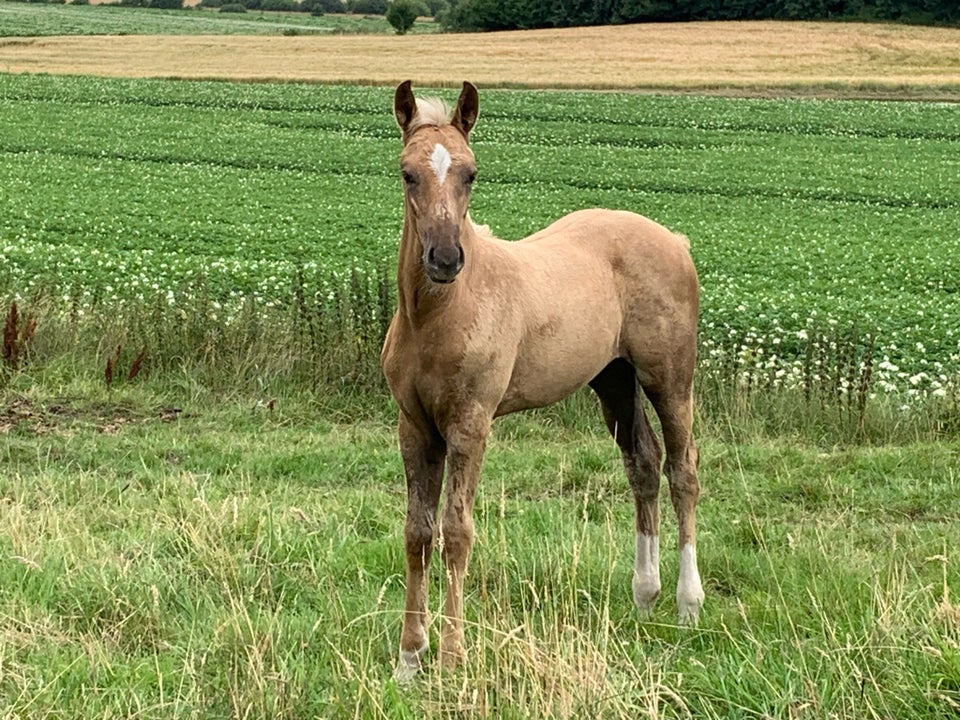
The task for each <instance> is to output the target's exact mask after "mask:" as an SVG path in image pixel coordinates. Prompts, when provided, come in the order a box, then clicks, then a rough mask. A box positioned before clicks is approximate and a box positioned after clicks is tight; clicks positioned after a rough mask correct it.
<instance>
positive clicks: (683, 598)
mask: <svg viewBox="0 0 960 720" xmlns="http://www.w3.org/2000/svg"><path fill="white" fill-rule="evenodd" d="M645 389H646V391H647V397H649V398H650V401H651V402H652V403H653V406H654V408H655V409H656V411H657V416H658V417H659V418H660V424H661V426H662V427H663V442H664V447H665V448H666V456H667V460H666V465H665V471H666V474H667V479H668V480H669V481H670V499H671V500H672V501H673V508H674V510H676V513H677V525H678V526H679V532H680V538H679V545H678V547H679V548H680V577H679V579H678V581H677V612H678V615H679V620H680V623H681V624H686V625H693V624H696V622H697V620H698V619H699V616H700V608H701V607H702V606H703V586H702V585H701V583H700V572H699V570H698V569H697V499H698V498H699V496H700V482H699V480H698V479H697V464H698V460H699V456H698V453H697V445H696V443H695V442H694V439H693V429H692V428H693V392H692V386H691V384H690V383H687V384H686V385H685V387H684V389H683V391H682V392H678V391H674V392H657V391H655V390H653V389H652V388H645Z"/></svg>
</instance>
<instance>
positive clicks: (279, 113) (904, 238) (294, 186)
mask: <svg viewBox="0 0 960 720" xmlns="http://www.w3.org/2000/svg"><path fill="white" fill-rule="evenodd" d="M0 7H3V6H0ZM767 27H768V28H772V27H773V24H770V25H768V26H767ZM796 27H797V28H807V29H808V30H809V27H808V26H796ZM827 27H829V26H827ZM840 27H843V26H840ZM661 29H662V30H663V31H664V33H665V34H666V35H669V34H670V33H672V32H675V30H676V28H661ZM887 30H889V31H890V32H895V33H899V32H901V31H900V30H899V29H890V28H880V29H878V31H887ZM718 32H720V30H719V28H718ZM830 32H833V31H832V30H831V31H830ZM903 32H907V33H912V32H914V30H912V29H910V30H904V31H903ZM930 32H931V33H933V34H931V35H926V34H923V33H921V34H922V35H923V37H926V38H933V37H936V33H937V32H939V31H930ZM542 37H547V36H542ZM568 37H569V36H568ZM597 37H600V36H597ZM688 37H689V36H688ZM827 37H828V38H829V37H834V38H835V37H836V36H830V35H829V34H828V35H827ZM471 39H472V38H471ZM122 40H123V38H111V41H115V42H118V43H119V44H122V43H121V42H120V41H122ZM228 40H229V39H228ZM298 40H303V39H302V38H279V37H278V38H271V39H270V42H272V43H274V45H273V46H272V47H273V50H274V51H275V52H277V57H286V61H287V65H288V67H290V66H292V65H296V66H297V67H298V68H299V67H301V66H305V65H308V64H309V62H307V59H308V57H312V56H308V55H295V54H293V53H294V51H295V50H296V49H297V48H298V47H303V46H297V45H290V44H286V43H288V41H298ZM454 40H458V41H460V42H463V40H464V39H463V38H459V39H458V38H454ZM21 42H22V41H20V40H13V41H10V42H7V43H6V44H2V45H0V57H3V58H4V60H0V68H2V67H5V66H4V65H3V64H2V63H4V62H8V59H9V58H11V57H16V58H17V62H26V58H28V57H30V58H33V60H31V62H33V61H35V60H36V59H37V57H38V56H37V55H36V54H32V53H34V51H36V50H38V49H41V50H42V49H44V48H50V47H60V49H61V50H63V49H64V48H65V47H67V46H65V45H58V43H60V42H61V40H59V39H58V40H54V41H52V42H53V44H52V45H49V46H46V45H44V44H43V43H44V42H46V41H41V40H37V41H35V42H34V41H28V42H27V43H26V44H20V43H21ZM63 42H66V41H63ZM202 42H208V39H203V40H202ZM251 42H253V41H252V40H251ZM405 42H406V41H405ZM820 42H822V45H821V47H827V46H828V45H830V41H829V39H823V40H821V41H820ZM76 47H79V46H76ZM95 47H96V46H95V45H90V46H89V47H88V48H87V49H89V50H91V52H93V51H94V48H95ZM170 47H171V48H172V49H174V50H175V51H176V52H182V51H183V48H184V47H185V46H184V45H178V44H176V43H173V42H171V43H170ZM223 47H228V46H227V45H224V46H223ZM230 47H231V50H230V52H232V53H235V52H236V51H237V47H238V46H237V45H231V46H230ZM247 47H248V48H250V47H253V46H252V45H251V46H247ZM342 47H343V46H341V48H342ZM358 47H359V45H358ZM544 47H549V42H546V43H545V45H544ZM100 48H101V49H102V48H103V45H100ZM448 49H449V48H448ZM44 51H45V50H44ZM594 52H596V50H594ZM918 52H919V51H918ZM923 52H926V51H923ZM70 57H71V58H72V61H73V63H74V66H75V67H77V68H87V70H88V71H89V70H90V68H91V67H92V66H91V65H87V64H86V63H87V62H91V63H92V62H94V58H93V57H91V58H89V59H87V60H84V59H83V58H82V57H81V56H77V55H72V56H70ZM118 57H120V56H112V60H110V59H109V58H108V60H107V62H111V61H112V62H117V61H118V59H117V58H118ZM229 57H231V58H233V59H234V60H236V55H230V56H229ZM379 57H380V61H381V62H385V63H393V65H394V66H396V65H397V61H396V57H397V56H396V55H391V54H384V55H382V56H379ZM944 57H945V56H942V57H941V59H940V61H939V65H940V68H941V70H942V71H943V72H945V73H949V68H950V62H948V61H947V60H944V59H943V58H944ZM301 61H302V62H301ZM835 61H836V59H835ZM450 62H451V65H452V66H454V67H451V74H448V75H447V76H445V77H444V78H443V79H442V80H436V82H441V83H443V84H446V83H452V82H453V81H454V80H459V79H460V75H459V73H460V72H461V68H459V67H455V65H456V63H457V62H459V60H458V59H457V58H456V57H455V56H453V55H451V56H450ZM198 63H200V64H202V59H200V58H198ZM236 64H237V66H238V68H240V69H241V70H242V67H243V65H242V63H236ZM33 67H34V69H37V70H42V69H44V68H46V69H47V70H50V69H51V67H52V66H44V65H40V64H36V65H34V66H33ZM137 67H138V66H136V64H134V65H131V68H130V72H136V71H137V70H136V68H137ZM277 67H279V66H277ZM477 67H481V66H480V65H478V66H477ZM506 67H513V68H514V71H515V70H516V67H518V65H514V64H512V63H507V64H506ZM777 67H778V66H777V64H776V63H775V62H771V63H770V70H771V73H773V74H774V75H776V77H777V78H778V80H776V81H771V82H770V85H769V87H774V88H776V87H780V88H783V87H784V85H783V82H784V79H783V75H779V74H776V72H775V71H776V68H777ZM180 68H181V69H182V68H183V65H182V58H181V65H180ZM373 68H374V66H373V65H371V66H370V67H369V68H368V70H372V69H373ZM534 69H535V68H534V67H533V66H531V74H530V76H529V77H530V78H533V77H536V75H535V74H534V72H533V71H534ZM278 71H279V70H278ZM396 71H398V70H396V68H395V69H393V70H390V69H387V70H384V71H382V72H384V74H385V75H389V74H390V72H396ZM430 72H433V71H430ZM425 73H426V71H425ZM454 73H456V75H454ZM174 74H176V73H174ZM293 75H294V71H291V77H292V76H293ZM840 75H841V74H840V73H838V72H834V74H833V77H835V78H836V77H840ZM610 77H614V76H613V75H612V74H611V75H610ZM664 77H665V76H664ZM671 77H673V78H674V80H673V81H674V82H675V83H676V85H675V87H683V86H684V83H683V82H681V81H680V80H678V79H677V78H678V77H680V76H671ZM758 77H759V76H758ZM858 77H862V76H858ZM885 77H887V79H886V80H882V81H878V86H882V87H884V88H887V90H890V89H891V88H896V91H897V92H900V89H899V86H898V85H897V83H896V82H894V81H892V80H889V78H890V77H892V76H885ZM916 77H917V78H918V82H919V83H920V85H919V86H918V87H919V90H917V92H919V93H921V94H923V93H928V92H929V91H930V87H933V86H931V85H924V83H925V82H926V80H923V78H924V77H926V76H924V75H921V74H918V75H917V76H916ZM942 77H943V76H941V79H942ZM426 78H427V75H426V74H425V75H424V77H423V78H422V79H426ZM327 79H330V78H329V77H328V78H327ZM567 79H569V77H568V78H567ZM662 81H663V82H665V83H666V82H668V81H667V80H666V79H664V80H662ZM809 81H810V76H808V80H807V81H805V82H809ZM510 82H516V79H514V80H513V81H510ZM583 82H586V83H589V82H590V81H589V78H587V79H585V80H584V81H583ZM724 82H727V80H725V81H724ZM738 82H739V81H738ZM750 82H751V83H752V84H751V85H750V87H751V88H752V91H754V92H765V91H764V90H762V88H763V87H764V86H763V85H762V80H760V79H757V80H751V81H750ZM817 82H819V81H817ZM856 82H860V81H859V80H858V81H856ZM936 82H937V84H936V86H937V87H942V85H941V81H936ZM949 82H954V81H949ZM504 83H505V84H506V83H507V81H504ZM845 83H846V81H844V83H842V84H841V86H842V90H843V92H848V91H849V90H850V89H851V88H852V87H853V86H854V85H851V84H845ZM743 87H745V86H741V90H742V89H743ZM804 87H805V88H806V89H805V90H804V91H805V92H806V91H810V90H811V88H812V87H813V85H810V84H807V85H805V86H804ZM838 87H839V86H838ZM911 87H912V86H911ZM821 89H823V86H821ZM912 92H914V90H912V89H907V90H905V91H904V94H905V95H908V94H911V93H912ZM938 92H939V91H938ZM390 100H391V90H390V89H389V88H377V87H356V86H326V85H301V84H293V83H283V84H266V83H260V84H233V83H224V82H217V83H199V82H190V83H186V82H173V81H158V80H142V79H141V80H125V79H101V78H93V77H67V76H58V75H53V76H47V75H0V102H2V103H3V107H4V112H3V113H0V158H2V162H0V203H2V206H3V208H4V212H3V213H2V214H0V299H2V300H3V302H4V309H6V307H7V303H9V301H10V300H12V299H16V300H17V301H18V309H19V312H20V317H19V318H18V319H17V322H16V323H15V325H16V333H15V334H16V337H14V338H12V339H11V337H10V333H7V334H6V335H5V338H4V343H5V351H8V350H9V349H10V348H11V347H16V349H17V350H18V352H19V358H18V359H17V363H16V367H14V364H13V362H12V361H11V360H10V358H8V357H6V356H5V357H4V358H3V359H0V717H4V718H8V717H9V718H31V719H33V718H39V719H44V718H84V719H86V718H91V717H104V718H108V717H113V718H115V717H123V718H134V717H137V718H158V719H159V718H164V719H167V718H203V719H204V720H206V719H208V718H237V719H239V718H267V717H269V718H290V719H294V718H296V719H301V718H385V719H386V718H391V719H392V718H415V717H424V718H449V717H464V718H467V717H477V718H485V717H496V718H517V719H519V718H531V717H538V718H539V717H542V718H582V717H589V716H594V717H599V718H632V719H633V718H638V717H639V718H798V719H806V718H809V719H811V720H820V719H821V718H843V719H846V718H850V719H853V718H884V719H890V720H893V719H895V718H897V719H899V718H922V719H924V720H926V719H931V720H933V719H936V720H946V719H947V718H953V717H956V716H957V714H958V713H960V605H958V600H957V597H958V593H960V564H958V560H957V557H956V547H955V546H956V538H957V537H958V527H960V473H958V467H960V462H958V458H960V440H958V427H960V418H958V415H960V411H958V396H957V393H958V385H957V378H958V367H960V336H958V328H960V306H958V303H957V302H956V295H957V289H958V288H957V284H956V280H955V278H957V277H960V266H958V260H957V258H958V257H960V247H958V244H960V239H958V237H957V233H956V232H955V229H956V228H957V227H960V217H958V214H960V199H958V198H960V167H958V161H957V158H958V157H960V153H958V147H957V146H958V143H960V125H958V124H957V122H956V108H955V106H952V105H948V104H941V103H929V102H926V103H912V102H908V103H878V102H865V101H837V100H829V101H825V100H758V99H733V98H710V97H678V96H646V95H638V94H633V93H595V92H533V91H516V90H489V89H482V90H481V120H480V124H479V125H478V127H477V130H476V133H475V137H474V145H475V150H476V153H477V158H478V164H479V167H480V176H479V179H478V181H477V187H476V190H475V198H474V204H473V215H474V217H475V218H476V219H477V220H479V221H482V222H486V223H490V224H491V225H492V226H493V229H494V230H495V231H497V232H498V233H499V234H501V235H503V236H505V237H519V236H521V235H523V234H526V233H528V232H531V231H532V230H534V229H536V228H538V227H541V226H542V225H544V224H546V223H547V222H549V221H550V220H552V219H554V218H555V217H556V216H558V215H559V214H561V213H563V212H567V211H569V210H573V209H576V208H578V207H583V206H587V205H602V206H610V207H628V208H630V209H634V210H637V211H640V212H643V213H644V214H647V215H650V216H652V217H654V218H655V219H657V220H660V221H661V222H664V223H666V224H668V225H670V226H671V227H674V228H675V229H677V230H679V231H682V232H684V233H685V234H687V235H689V236H690V237H691V239H692V242H693V251H694V254H695V258H696V261H697V264H698V267H699V269H700V274H701V281H702V285H703V319H702V327H703V337H702V340H703V345H702V356H701V357H702V366H701V370H700V376H699V377H700V390H699V400H700V409H699V413H698V417H697V433H698V438H699V442H700V449H701V479H702V482H703V486H704V493H703V496H702V499H701V504H700V511H699V521H700V533H699V535H700V545H699V550H698V554H699V560H700V566H701V572H702V575H703V578H704V585H705V590H706V592H707V601H706V603H707V604H706V607H705V610H704V615H703V618H702V621H701V624H700V626H699V627H698V628H696V629H690V628H679V627H677V626H676V625H675V624H674V622H675V616H676V611H675V607H674V603H673V602H672V598H671V596H672V588H673V586H674V585H675V583H676V573H677V566H676V560H675V555H676V546H675V540H674V528H675V525H674V522H673V516H672V511H671V509H670V504H669V500H668V499H667V498H665V497H664V498H663V506H662V515H663V517H664V528H663V533H662V534H663V538H664V547H663V559H664V562H663V574H664V578H663V579H664V590H665V592H664V599H663V600H661V604H660V606H659V607H658V608H657V610H656V611H655V613H654V614H653V616H652V617H651V618H649V619H647V620H643V619H641V618H639V617H638V616H637V614H636V612H635V610H634V607H633V603H632V597H631V592H630V577H631V571H632V563H633V509H632V504H631V502H630V500H629V491H628V488H627V484H626V482H625V479H624V478H623V473H622V470H621V466H620V459H619V454H618V451H617V450H616V447H615V445H614V444H613V443H612V441H611V440H610V439H609V438H608V437H607V436H606V435H605V433H604V432H603V430H602V422H601V420H600V417H599V412H598V409H597V407H596V404H595V401H593V400H592V399H591V398H590V397H589V396H587V395H578V396H576V397H575V398H574V399H573V400H572V401H570V402H568V403H566V404H565V405H562V406H560V407H557V408H554V409H550V410H547V411H542V412H538V413H534V414H528V415H525V416H515V417H508V418H504V419H502V420H501V421H500V422H499V423H498V425H497V427H496V430H495V434H494V437H493V439H492V440H491V443H490V449H489V452H488V455H487V461H486V464H485V469H484V478H483V481H482V483H481V487H480V489H479V494H478V502H477V512H476V520H477V531H478V533H477V534H478V543H477V548H476V551H475V555H474V560H473V564H472V567H471V575H470V576H469V577H468V579H467V593H468V597H467V622H468V630H467V639H468V642H469V643H470V647H471V655H470V659H469V661H468V663H467V665H466V666H465V667H464V668H462V669H460V670H457V671H456V672H453V673H443V672H441V670H440V668H439V667H436V666H434V665H433V664H432V663H431V664H430V665H429V666H428V668H427V670H426V672H425V673H423V675H422V677H421V678H420V679H419V680H418V681H417V682H416V683H415V684H414V685H413V686H412V687H398V686H397V685H396V684H395V683H394V682H393V680H392V679H391V672H392V666H393V663H394V659H395V655H396V648H397V641H398V636H399V626H400V612H399V611H400V608H401V604H402V596H403V587H402V585H403V557H402V556H403V552H402V538H401V528H402V522H403V516H404V489H403V474H402V469H401V466H400V461H399V457H398V453H397V451H396V440H395V435H394V430H393V427H392V418H393V412H394V411H393V408H392V407H391V404H390V402H389V400H388V399H387V397H386V395H385V393H384V388H383V385H382V382H381V381H380V380H379V375H378V370H377V367H376V353H377V349H378V344H379V340H380V336H381V334H382V331H383V323H384V322H385V320H386V318H387V317H388V315H389V311H390V308H391V307H392V296H391V295H390V290H389V286H390V277H391V274H392V269H391V268H392V262H393V256H394V253H395V250H396V242H397V236H398V233H399V227H400V210H401V207H400V188H399V180H398V179H397V177H396V175H397V169H396V157H397V154H398V152H399V141H398V138H397V131H396V128H395V126H394V124H393V120H392V117H391V115H390ZM9 317H10V316H8V322H7V328H8V329H9V328H10V327H11V322H10V320H9ZM28 317H32V318H33V319H34V320H36V321H37V325H36V327H35V329H29V328H30V322H29V319H28ZM11 340H12V342H11ZM141 349H145V354H144V358H145V361H144V364H143V367H142V370H141V371H140V372H139V374H136V375H135V377H132V378H130V377H128V374H133V373H132V372H131V371H132V370H133V368H134V366H135V365H136V364H137V362H136V360H135V357H136V356H137V354H138V352H139V351H140V350H141ZM105 366H106V367H108V368H109V371H108V370H106V369H105ZM861 402H862V403H863V404H864V407H860V403H861ZM441 585H442V579H441V577H440V573H439V571H438V572H435V573H434V576H433V580H432V592H431V607H432V608H433V609H437V608H439V607H440V602H441V592H440V591H441ZM435 625H436V624H435ZM435 632H436V630H435ZM436 640H437V639H436V637H434V638H433V645H434V647H436Z"/></svg>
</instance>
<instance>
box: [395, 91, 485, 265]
mask: <svg viewBox="0 0 960 720" xmlns="http://www.w3.org/2000/svg"><path fill="white" fill-rule="evenodd" d="M477 107H478V100H477V89H476V88H475V87H474V86H473V85H471V84H470V83H468V82H465V83H464V84H463V90H462V91H461V92H460V98H459V99H458V100H457V107H456V109H455V110H454V111H453V115H452V117H448V115H447V110H446V108H445V107H444V106H443V105H442V104H440V103H438V102H434V101H423V100H421V101H420V102H419V103H418V102H417V101H416V99H415V98H414V97H413V91H412V90H411V89H410V81H409V80H408V81H407V82H404V83H402V84H401V85H400V86H398V87H397V92H396V95H395V97H394V105H393V109H394V114H395V115H396V117H397V123H398V124H399V125H400V130H401V131H402V132H403V152H402V153H401V155H400V172H401V176H402V177H403V191H404V198H405V201H406V213H407V218H408V219H410V220H413V227H414V228H416V232H417V234H418V235H419V238H420V244H421V246H422V250H423V267H424V270H425V271H426V273H427V277H429V278H430V279H431V280H433V281H434V282H440V283H448V282H452V281H453V279H454V278H455V277H456V276H457V273H459V272H460V270H461V269H462V268H463V264H464V262H465V257H464V252H463V246H462V245H461V242H460V232H461V229H462V227H463V225H464V223H467V222H469V220H468V219H467V210H468V209H469V206H470V189H471V187H472V186H473V180H474V178H475V177H476V174H477V165H476V162H475V161H474V159H473V152H472V151H471V150H470V146H469V144H468V139H469V137H470V130H471V129H473V125H474V123H475V122H476V121H477Z"/></svg>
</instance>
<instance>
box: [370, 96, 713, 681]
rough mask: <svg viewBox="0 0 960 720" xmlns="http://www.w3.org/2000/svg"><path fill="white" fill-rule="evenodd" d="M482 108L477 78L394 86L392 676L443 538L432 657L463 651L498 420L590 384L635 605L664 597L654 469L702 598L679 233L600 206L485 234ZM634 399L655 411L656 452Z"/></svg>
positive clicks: (688, 309)
mask: <svg viewBox="0 0 960 720" xmlns="http://www.w3.org/2000/svg"><path fill="white" fill-rule="evenodd" d="M478 111H479V98H478V93H477V89H476V87H475V86H474V85H472V84H471V83H469V82H464V83H463V86H462V89H461V92H460V96H459V98H458V100H457V104H456V106H455V108H454V109H453V111H452V114H451V113H450V111H449V110H448V109H447V107H446V106H445V105H444V104H443V103H442V102H440V101H438V100H436V99H423V98H419V99H418V98H415V97H414V94H413V91H412V89H411V83H410V81H406V82H403V83H401V84H400V85H399V86H398V87H397V88H396V92H395V95H394V115H395V117H396V121H397V124H398V125H399V126H400V132H401V137H402V144H403V149H402V152H401V155H400V175H401V179H402V185H403V199H404V215H403V231H402V236H401V240H400V246H399V256H398V262H397V310H396V312H395V314H394V316H393V318H392V320H391V323H390V326H389V328H388V330H387V333H386V337H385V341H384V345H383V350H382V353H381V358H380V359H381V365H382V368H383V372H384V376H385V378H386V381H387V385H388V387H389V388H390V391H391V393H392V395H393V397H394V399H395V400H396V403H397V405H398V406H399V420H398V435H399V448H400V454H401V457H402V460H403V467H404V474H405V477H406V487H407V510H406V520H405V524H404V544H405V554H406V591H405V592H406V598H405V604H404V611H403V627H402V631H401V637H400V658H399V663H398V666H397V668H396V672H395V677H396V678H397V679H399V680H402V681H406V680H409V679H411V678H413V677H414V676H415V675H416V673H417V672H418V671H419V670H420V668H421V667H422V663H423V661H424V656H425V654H426V653H427V652H428V651H429V645H430V643H429V638H428V634H427V626H428V613H427V573H428V569H429V565H430V559H431V555H432V554H433V549H434V544H435V541H437V544H439V545H440V547H441V556H442V561H443V564H444V566H445V569H446V574H445V577H446V586H445V598H444V607H443V614H442V619H441V629H440V649H439V660H440V663H441V666H442V667H445V668H449V667H454V666H456V665H457V664H459V663H462V662H463V661H464V660H465V657H466V655H465V648H464V631H463V625H464V620H463V583H464V577H465V576H466V574H467V565H468V562H469V559H470V553H471V549H472V546H473V538H474V525H473V505H474V494H475V490H476V487H477V481H478V478H479V475H480V467H481V464H482V460H483V455H484V450H485V447H486V442H487V437H488V435H489V433H490V429H491V425H492V422H493V420H494V418H496V417H498V416H501V415H505V414H507V413H512V412H516V411H519V410H525V409H529V408H536V407H542V406H545V405H549V404H551V403H555V402H557V401H559V400H562V399H563V398H565V397H567V396H568V395H570V394H571V393H573V392H574V391H576V390H578V389H579V388H581V387H583V386H584V385H589V386H590V387H591V388H592V389H593V390H594V391H595V393H596V395H597V396H598V397H599V399H600V405H601V408H602V412H603V417H604V420H605V422H606V425H607V428H608V429H609V431H610V434H611V435H612V436H613V439H614V441H615V442H616V444H617V446H618V447H619V449H620V452H621V454H622V458H623V466H624V469H625V471H626V475H627V478H628V480H629V483H630V486H631V488H632V490H633V495H634V500H635V503H636V559H635V563H634V571H633V578H632V589H633V599H634V603H635V605H636V606H637V608H638V609H639V610H640V611H641V612H642V613H649V612H650V611H651V610H652V609H653V607H654V604H655V602H656V601H657V598H658V596H659V595H660V567H659V562H660V544H659V524H660V516H659V506H658V494H659V488H660V474H661V469H662V471H663V472H664V473H665V474H666V476H667V478H668V480H669V486H670V497H671V500H672V503H673V507H674V509H675V511H676V514H677V520H678V526H679V544H678V549H679V564H680V570H679V580H678V583H677V592H676V600H677V610H678V617H679V622H680V623H681V624H695V623H696V622H697V619H698V616H699V613H700V609H701V606H702V604H703V599H704V593H703V588H702V585H701V581H700V573H699V570H698V568H697V551H696V505H697V499H698V497H699V494H700V485H699V481H698V478H697V464H698V453H697V446H696V443H695V441H694V438H693V434H692V423H693V379H694V368H695V365H696V355H697V317H698V306H699V284H698V280H697V272H696V269H695V267H694V264H693V261H692V259H691V255H690V249H689V242H688V240H687V239H686V238H685V237H684V236H682V235H679V234H675V233H673V232H671V231H670V230H668V229H666V228H665V227H663V226H662V225H659V224H657V223H655V222H654V221H652V220H649V219H647V218H645V217H642V216H640V215H636V214H634V213H631V212H625V211H616V210H604V209H591V210H581V211H577V212H573V213H571V214H569V215H567V216H565V217H563V218H561V219H560V220H557V221H556V222H554V223H553V224H552V225H550V226H549V227H547V228H545V229H543V230H540V231H539V232H536V233H535V234H533V235H531V236H530V237H528V238H526V239H524V240H521V241H517V242H507V241H504V240H499V239H497V238H495V237H494V236H493V235H492V234H491V233H490V231H489V229H487V228H486V227H484V226H479V225H476V224H474V223H473V221H472V220H471V218H470V215H469V212H468V210H469V205H470V195H471V188H472V186H473V184H474V180H475V178H476V174H477V165H476V160H475V158H474V154H473V152H472V150H471V148H470V142H469V141H470V133H471V131H472V130H473V127H474V125H475V123H476V121H477V116H478ZM644 397H646V398H647V399H648V400H649V402H650V404H651V405H652V407H653V409H654V411H655V412H656V414H657V417H658V418H659V420H660V426H661V430H662V435H663V443H664V449H665V454H666V457H665V461H664V458H663V456H662V453H661V448H660V443H659V441H658V439H657V437H656V434H655V433H654V431H653V428H652V427H651V425H650V422H649V420H648V419H647V416H646V413H645V411H644ZM445 473H446V494H445V497H444V503H443V511H442V517H441V518H440V521H441V524H440V527H439V529H438V528H437V527H436V524H437V519H438V514H439V510H438V508H439V504H440V496H441V490H442V486H443V481H444V474H445ZM438 530H439V533H438V532H437V531H438Z"/></svg>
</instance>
